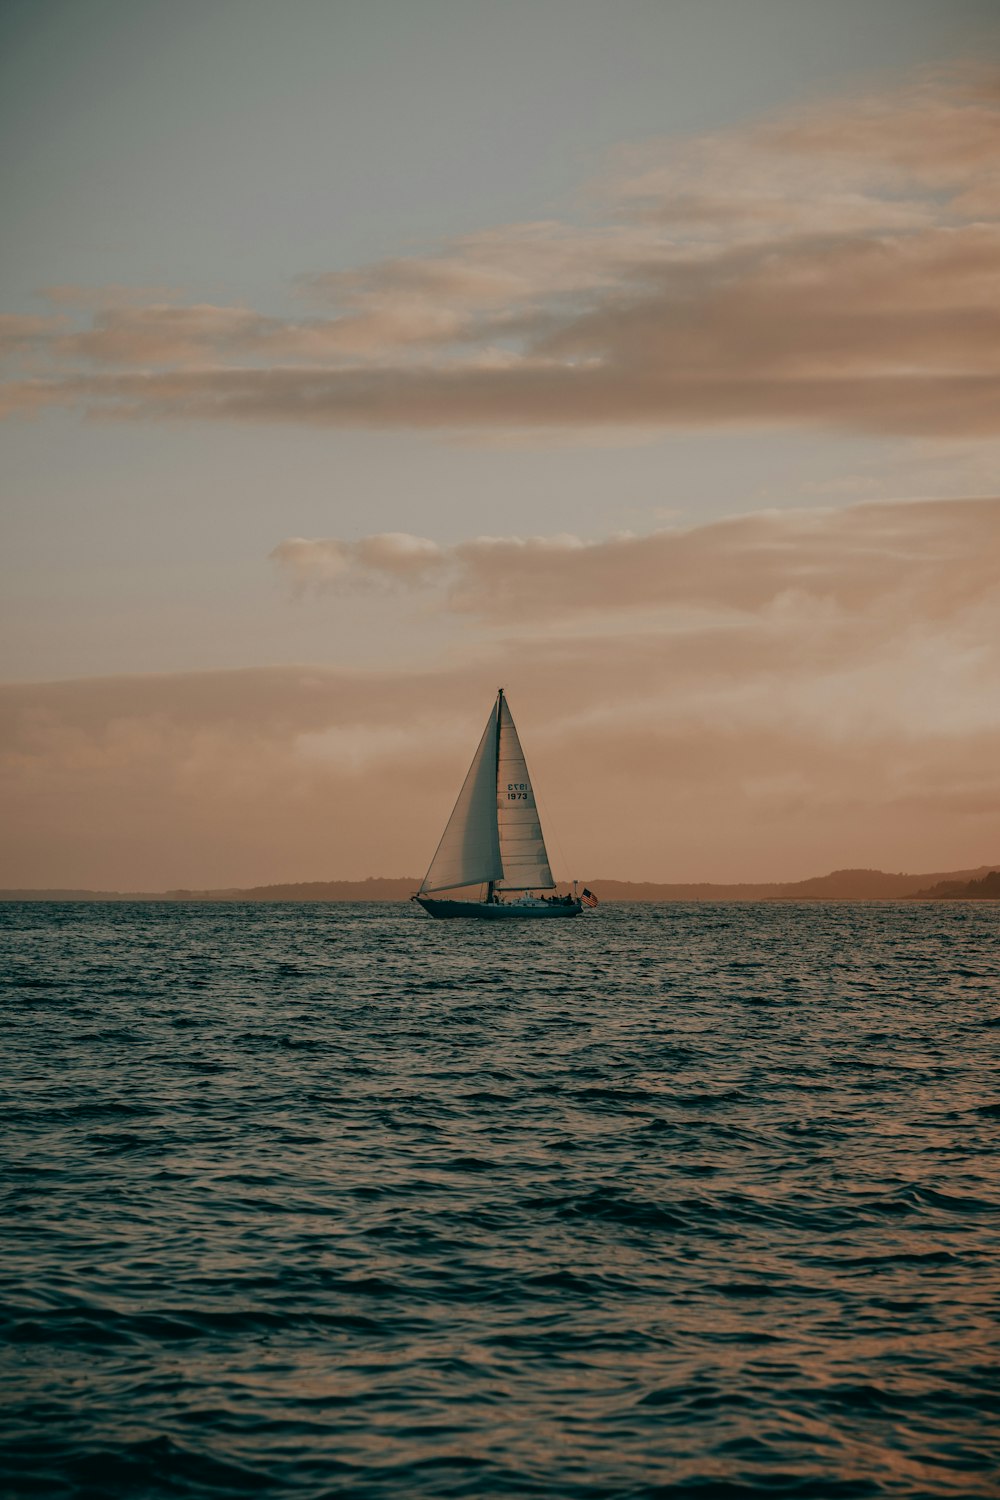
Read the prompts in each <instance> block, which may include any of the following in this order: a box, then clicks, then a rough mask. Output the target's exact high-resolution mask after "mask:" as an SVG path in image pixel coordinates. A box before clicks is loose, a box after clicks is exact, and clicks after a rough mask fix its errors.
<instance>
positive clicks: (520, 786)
mask: <svg viewBox="0 0 1000 1500" xmlns="http://www.w3.org/2000/svg"><path fill="white" fill-rule="evenodd" d="M530 796H531V787H530V785H529V784H528V782H526V781H508V783H507V801H508V802H527V800H528V798H529V797H530Z"/></svg>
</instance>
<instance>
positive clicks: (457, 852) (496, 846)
mask: <svg viewBox="0 0 1000 1500" xmlns="http://www.w3.org/2000/svg"><path fill="white" fill-rule="evenodd" d="M555 884H556V883H555V881H554V880H553V878H552V870H551V869H550V867H549V856H548V854H547V852H546V849H545V839H544V838H543V837H542V825H541V823H540V822H539V820H538V808H537V807H536V805H535V794H534V791H533V790H532V786H531V777H530V776H529V775H528V767H527V764H526V762H525V759H524V751H523V750H522V749H521V741H520V740H519V739H518V736H517V730H516V728H515V727H514V720H513V718H512V717H511V712H510V709H509V708H508V706H507V699H506V698H505V696H504V690H503V688H501V689H500V690H499V692H498V693H497V697H496V702H495V703H494V705H493V710H492V712H491V713H490V716H489V718H488V719H487V721H486V728H485V729H484V730H483V737H482V739H481V740H480V741H479V748H478V750H477V751H476V753H475V755H474V757H473V760H472V765H471V766H470V767H469V774H468V775H467V776H466V778H465V781H464V783H463V785H462V790H461V791H460V792H459V794H458V801H457V802H456V803H455V809H454V811H453V812H452V815H451V817H450V818H449V819H448V823H447V826H446V827H445V830H444V833H443V834H442V835H441V842H440V843H439V844H438V846H437V852H436V853H435V855H434V858H433V859H432V860H431V865H430V869H429V870H428V871H427V874H426V875H425V876H424V878H423V881H422V883H421V886H420V889H419V891H417V893H416V895H415V896H414V897H413V900H414V901H417V902H419V903H420V905H421V906H422V907H423V909H424V911H426V912H429V913H430V915H431V916H432V917H482V918H485V919H486V920H487V921H506V920H510V919H511V918H518V917H575V916H578V915H579V913H580V912H581V911H582V909H583V902H582V901H581V900H580V899H579V898H578V897H577V896H576V894H575V882H574V894H573V895H572V896H543V895H540V894H538V893H539V892H541V891H551V890H554V889H555ZM474 885H479V886H482V885H485V887H486V892H485V897H484V899H482V900H479V901H453V900H447V899H442V898H440V897H438V896H437V895H436V894H435V893H436V892H437V891H454V890H458V889H459V888H461V887H463V886H474ZM507 892H510V893H511V895H510V897H507V896H506V893H507ZM502 893H503V894H502ZM515 893H516V894H515ZM586 895H587V896H588V897H589V896H590V892H589V891H588V892H586Z"/></svg>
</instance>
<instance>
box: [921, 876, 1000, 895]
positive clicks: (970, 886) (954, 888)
mask: <svg viewBox="0 0 1000 1500" xmlns="http://www.w3.org/2000/svg"><path fill="white" fill-rule="evenodd" d="M914 900H916V901H1000V870H991V871H990V872H989V874H988V875H984V876H983V878H982V879H981V880H941V881H939V882H938V884H937V885H932V886H931V887H930V889H929V890H926V891H916V892H915V893H914Z"/></svg>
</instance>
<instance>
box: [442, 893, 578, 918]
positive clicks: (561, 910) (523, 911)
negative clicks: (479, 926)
mask: <svg viewBox="0 0 1000 1500" xmlns="http://www.w3.org/2000/svg"><path fill="white" fill-rule="evenodd" d="M413 899H414V901H416V902H417V903H418V904H419V905H420V906H422V907H423V909H424V911H425V912H427V914H428V916H431V917H437V918H438V919H441V918H446V917H476V918H479V919H480V920H481V921H485V922H511V921H524V920H526V919H533V918H535V917H577V916H579V915H580V912H581V911H582V909H583V908H582V906H581V905H580V902H579V901H574V902H573V903H572V905H563V904H561V903H557V902H552V903H549V902H548V901H539V902H537V903H535V902H532V903H531V904H530V905H529V904H528V903H527V902H526V903H525V904H524V905H523V906H522V905H520V904H517V903H515V902H509V903H508V902H505V901H504V902H496V901H493V902H490V901H436V900H435V899H434V898H433V897H432V896H414V898H413Z"/></svg>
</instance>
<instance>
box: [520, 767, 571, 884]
mask: <svg viewBox="0 0 1000 1500" xmlns="http://www.w3.org/2000/svg"><path fill="white" fill-rule="evenodd" d="M531 790H532V791H533V792H534V794H535V805H536V807H537V808H538V816H539V819H540V820H541V824H542V838H543V840H545V843H546V844H548V839H546V837H545V828H546V825H548V828H549V830H550V832H551V836H552V842H553V843H554V844H555V846H556V854H557V855H558V858H559V863H560V865H561V866H562V868H563V870H564V871H565V870H568V869H570V868H572V867H571V866H570V864H569V862H568V861H567V859H566V850H565V849H564V848H563V843H562V839H561V838H560V837H559V835H558V833H557V832H556V825H555V823H554V822H553V821H552V819H551V818H550V817H549V807H548V803H547V802H543V800H542V798H541V796H540V795H539V791H538V788H537V787H536V785H535V783H534V782H532V783H531ZM552 874H553V878H554V877H555V871H554V870H553V871H552ZM563 879H564V880H565V881H566V883H567V884H569V882H570V881H572V880H576V879H578V876H576V875H565V874H564V875H563Z"/></svg>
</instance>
